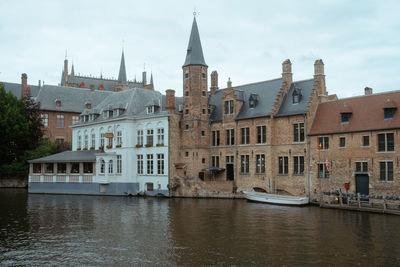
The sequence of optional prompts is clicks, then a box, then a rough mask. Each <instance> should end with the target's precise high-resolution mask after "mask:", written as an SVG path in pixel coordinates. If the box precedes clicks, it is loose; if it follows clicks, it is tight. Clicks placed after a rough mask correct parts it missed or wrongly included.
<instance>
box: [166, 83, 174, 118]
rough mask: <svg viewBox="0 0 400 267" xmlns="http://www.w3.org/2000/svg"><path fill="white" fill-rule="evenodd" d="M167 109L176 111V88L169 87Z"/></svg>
mask: <svg viewBox="0 0 400 267" xmlns="http://www.w3.org/2000/svg"><path fill="white" fill-rule="evenodd" d="M165 92H166V103H165V109H166V110H168V111H169V112H171V113H173V112H174V111H175V90H172V89H167V90H166V91H165Z"/></svg>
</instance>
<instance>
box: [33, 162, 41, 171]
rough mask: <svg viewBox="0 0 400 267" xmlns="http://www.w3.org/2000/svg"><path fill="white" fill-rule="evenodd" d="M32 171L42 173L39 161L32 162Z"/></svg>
mask: <svg viewBox="0 0 400 267" xmlns="http://www.w3.org/2000/svg"><path fill="white" fill-rule="evenodd" d="M33 173H42V164H41V163H33Z"/></svg>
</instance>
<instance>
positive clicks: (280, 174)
mask: <svg viewBox="0 0 400 267" xmlns="http://www.w3.org/2000/svg"><path fill="white" fill-rule="evenodd" d="M288 175H289V174H288V173H279V174H278V176H288Z"/></svg>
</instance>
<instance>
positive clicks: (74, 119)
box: [72, 115, 80, 124]
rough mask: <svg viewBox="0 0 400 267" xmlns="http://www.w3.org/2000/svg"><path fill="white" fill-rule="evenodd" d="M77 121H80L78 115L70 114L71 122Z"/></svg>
mask: <svg viewBox="0 0 400 267" xmlns="http://www.w3.org/2000/svg"><path fill="white" fill-rule="evenodd" d="M79 121H80V118H79V116H75V115H73V116H72V124H75V123H78V122H79Z"/></svg>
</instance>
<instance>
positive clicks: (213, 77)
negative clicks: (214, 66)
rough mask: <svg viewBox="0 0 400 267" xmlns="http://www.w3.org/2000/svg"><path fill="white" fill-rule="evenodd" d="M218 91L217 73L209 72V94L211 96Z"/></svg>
mask: <svg viewBox="0 0 400 267" xmlns="http://www.w3.org/2000/svg"><path fill="white" fill-rule="evenodd" d="M217 90H218V72H217V71H216V70H214V71H213V72H211V87H210V93H211V95H213V94H214V93H215V92H216V91H217Z"/></svg>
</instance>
